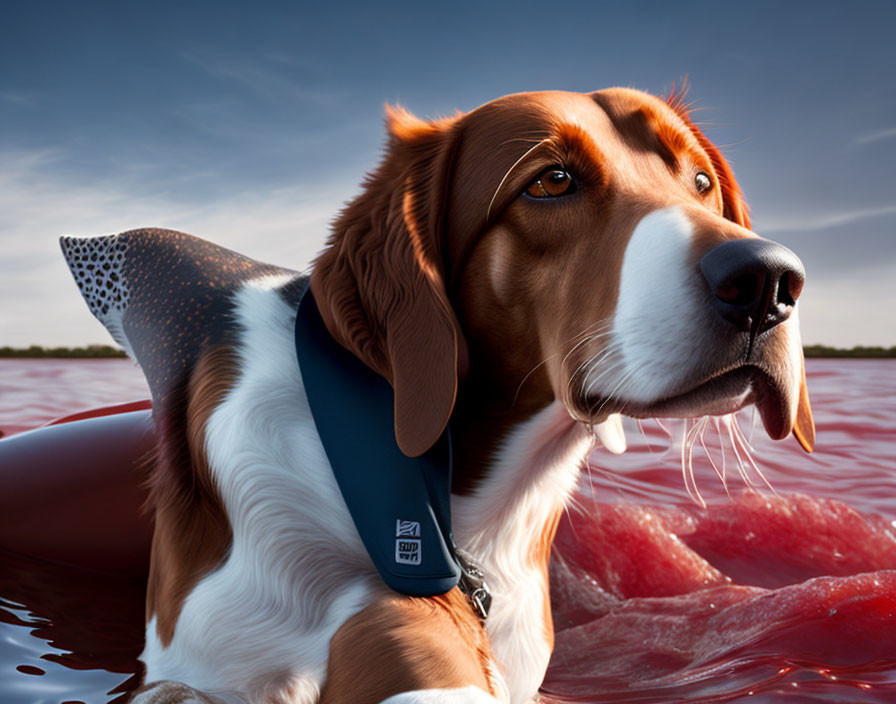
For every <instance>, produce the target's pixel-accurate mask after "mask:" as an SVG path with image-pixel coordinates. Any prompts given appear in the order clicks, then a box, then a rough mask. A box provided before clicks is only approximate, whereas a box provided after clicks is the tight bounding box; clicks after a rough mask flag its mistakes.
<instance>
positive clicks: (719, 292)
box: [713, 274, 762, 306]
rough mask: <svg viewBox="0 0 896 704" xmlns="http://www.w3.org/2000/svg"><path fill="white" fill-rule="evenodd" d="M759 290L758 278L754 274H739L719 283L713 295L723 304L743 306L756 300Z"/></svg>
mask: <svg viewBox="0 0 896 704" xmlns="http://www.w3.org/2000/svg"><path fill="white" fill-rule="evenodd" d="M761 288H762V287H761V286H760V283H759V277H757V276H756V275H755V274H741V275H740V276H734V277H732V278H731V279H727V280H725V281H723V282H722V283H720V284H719V285H718V286H716V289H715V291H713V293H715V294H716V298H719V299H721V300H722V301H724V302H725V303H730V304H732V305H737V306H744V305H749V304H750V303H751V302H752V301H754V300H756V296H757V295H758V292H759V291H761Z"/></svg>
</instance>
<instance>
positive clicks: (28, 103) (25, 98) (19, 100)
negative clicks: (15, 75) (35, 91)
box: [0, 90, 34, 108]
mask: <svg viewBox="0 0 896 704" xmlns="http://www.w3.org/2000/svg"><path fill="white" fill-rule="evenodd" d="M0 101H3V102H4V103H9V104H10V105H15V106H17V107H20V108H33V107H34V98H33V97H31V96H30V95H25V94H24V93H14V92H12V91H8V90H3V91H0Z"/></svg>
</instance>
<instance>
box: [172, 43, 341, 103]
mask: <svg viewBox="0 0 896 704" xmlns="http://www.w3.org/2000/svg"><path fill="white" fill-rule="evenodd" d="M182 55H183V57H184V59H186V60H187V61H188V62H190V63H192V64H193V65H195V66H197V67H198V68H200V69H202V70H203V71H205V72H206V73H207V74H209V75H210V76H212V77H213V78H216V79H218V80H221V81H231V82H235V83H237V84H238V85H239V86H240V87H241V88H242V89H243V90H247V91H249V92H251V93H252V94H255V95H258V96H260V97H262V98H264V99H265V100H268V101H270V102H274V103H282V101H283V100H284V99H286V98H292V99H293V100H298V101H301V102H304V103H308V104H312V105H321V106H324V105H330V104H331V103H332V102H333V101H334V100H335V98H336V94H335V93H334V92H333V91H332V90H329V89H325V88H323V87H321V88H316V89H315V88H311V87H309V86H310V85H313V84H318V85H320V84H321V82H322V81H320V80H314V79H318V78H319V77H318V76H316V75H315V73H314V72H313V70H312V69H311V67H307V66H300V65H296V64H295V63H293V62H290V63H286V62H284V61H283V60H282V58H279V57H277V56H276V55H275V56H269V55H267V54H265V55H262V56H261V57H260V58H259V57H245V56H242V57H233V56H227V57H224V56H215V55H210V54H201V53H198V52H183V54H182ZM295 70H301V71H302V76H301V78H302V80H301V81H299V80H296V79H294V78H293V77H292V76H290V75H288V73H289V72H292V71H295Z"/></svg>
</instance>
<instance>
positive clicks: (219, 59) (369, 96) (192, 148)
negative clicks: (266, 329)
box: [0, 0, 896, 346]
mask: <svg viewBox="0 0 896 704" xmlns="http://www.w3.org/2000/svg"><path fill="white" fill-rule="evenodd" d="M894 22H896V3H893V2H862V1H861V0H859V1H856V2H849V3H847V2H831V3H828V2H817V1H816V2H805V3H802V2H791V3H787V2H782V1H781V0H776V1H775V2H751V3H734V2H731V3H725V2H722V3H706V2H639V1H633V2H628V3H617V2H612V3H610V2H581V3H576V2H566V3H556V2H544V1H543V0H542V1H540V2H537V3H528V2H524V1H522V0H517V1H514V2H508V3H498V2H492V3H489V2H474V3H469V4H468V3H464V2H451V3H444V4H443V5H442V6H440V7H438V8H437V6H436V5H435V3H425V2H408V3H391V4H387V3H373V2H369V1H365V2H359V3H356V4H352V3H346V4H340V3H335V2H328V3H323V2H316V3H310V2H307V3H298V2H288V3H287V2H283V3H275V2H269V3H266V4H263V5H262V3H230V2H223V1H219V2H214V3H207V4H202V3H198V2H192V3H185V2H163V1H160V0H155V1H154V2H151V3H140V4H137V3H122V2H118V1H117V0H116V1H115V2H108V3H100V2H78V3H72V2H57V3H53V2H41V1H29V2H19V1H17V0H13V1H10V0H7V1H6V2H4V3H3V5H2V22H0V246H2V249H0V297H2V301H3V302H2V305H0V346H2V345H16V346H18V345H27V344H31V343H37V344H45V345H64V344H87V343H94V342H107V341H108V338H107V337H106V334H105V332H104V330H103V329H102V327H101V326H100V324H99V323H98V322H96V321H95V320H94V319H93V318H92V317H91V316H90V315H89V313H87V309H86V307H85V305H84V304H83V302H82V301H81V299H80V296H79V295H78V293H77V291H76V288H75V286H74V283H73V282H72V281H71V278H70V277H69V275H68V273H67V270H66V268H65V266H64V264H63V262H62V258H61V256H60V254H59V250H58V246H57V243H56V240H57V238H58V236H59V235H61V234H75V235H95V234H107V233H113V232H119V231H122V230H126V229H132V228H135V227H144V226H160V227H169V228H174V229H180V230H184V231H187V232H190V233H192V234H196V235H200V236H203V237H206V238H208V239H212V240H215V241H216V242H219V243H221V244H223V245H225V246H228V247H231V248H233V249H236V250H238V251H241V252H243V253H245V254H248V255H250V256H253V257H256V258H259V259H263V260H266V261H270V262H273V263H276V264H281V265H284V266H292V267H301V266H303V265H304V264H305V263H306V262H307V261H308V260H309V259H310V258H311V256H312V255H313V254H314V253H315V252H316V251H317V249H318V248H319V247H320V245H321V243H322V242H323V239H324V237H325V235H326V229H327V223H328V220H329V219H330V217H331V216H332V215H333V214H334V213H335V212H336V210H337V209H338V208H339V207H340V205H341V204H342V203H343V202H344V201H346V200H348V199H349V198H351V197H352V196H353V195H354V194H355V193H356V192H357V189H358V183H359V182H360V180H361V177H362V175H363V173H364V171H365V170H367V169H369V168H371V167H372V166H373V165H374V163H375V162H376V160H377V158H378V155H379V152H380V148H381V144H382V115H383V105H384V103H385V102H387V101H388V102H398V103H401V104H402V105H404V106H406V107H408V108H410V109H411V110H413V111H414V112H416V113H418V114H420V115H423V116H429V117H436V116H439V115H446V114H451V113H453V112H454V111H455V109H461V110H468V109H471V108H474V107H476V106H477V105H479V104H481V103H483V102H485V101H487V100H490V99H492V98H495V97H498V96H500V95H502V94H505V93H511V92H516V91H523V90H540V89H553V88H557V89H565V90H576V91H590V90H595V89H598V88H603V87H607V86H611V85H623V86H632V87H637V88H641V89H644V90H648V91H651V92H654V93H661V94H662V93H665V92H667V91H668V89H669V88H670V87H671V86H672V84H673V82H680V81H681V79H682V77H684V76H688V77H689V79H690V84H691V92H690V97H691V99H693V100H694V101H696V104H697V106H698V107H699V108H700V111H699V112H698V113H696V115H697V119H698V121H700V122H701V123H703V125H704V128H705V129H706V131H707V133H708V134H709V135H710V137H711V138H712V139H713V140H714V141H715V142H716V143H717V144H720V145H722V146H723V151H724V152H725V154H726V155H727V156H728V157H729V159H730V160H731V162H732V163H733V166H734V169H735V172H736V174H737V176H738V178H739V180H740V182H741V185H742V186H743V188H744V190H745V192H746V194H747V197H748V200H749V202H750V204H751V206H752V210H753V215H754V224H755V228H756V231H757V232H759V233H760V234H762V235H763V236H766V237H770V238H773V239H776V240H778V241H780V242H783V243H784V244H786V245H788V246H790V247H791V248H793V249H794V250H795V251H796V252H797V253H798V254H799V255H800V256H801V257H802V258H803V261H804V262H805V264H806V267H807V270H808V274H809V282H808V284H807V287H806V292H805V294H804V297H803V300H802V312H801V315H802V320H803V337H804V340H805V341H806V342H807V343H826V344H834V345H841V346H850V345H854V344H880V345H887V346H889V345H896V42H894V41H893V38H892V34H893V25H894Z"/></svg>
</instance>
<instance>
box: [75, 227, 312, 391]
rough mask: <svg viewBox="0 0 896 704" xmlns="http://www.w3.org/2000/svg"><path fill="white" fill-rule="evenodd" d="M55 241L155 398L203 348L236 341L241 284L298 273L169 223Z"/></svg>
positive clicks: (175, 383)
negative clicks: (237, 297)
mask: <svg viewBox="0 0 896 704" xmlns="http://www.w3.org/2000/svg"><path fill="white" fill-rule="evenodd" d="M61 245H62V251H63V254H64V255H65V259H66V261H67V262H68V265H69V268H70V269H71V271H72V274H73V275H74V277H75V281H76V283H77V284H78V288H80V289H81V294H82V295H83V296H84V300H85V301H87V305H88V307H89V308H90V312H91V313H93V314H94V315H95V316H96V317H97V318H98V319H99V320H100V322H101V323H102V324H103V325H104V326H105V327H106V329H107V330H108V331H109V332H110V333H111V334H112V337H113V338H114V339H115V341H116V342H117V343H118V344H120V345H121V346H122V347H123V348H124V349H125V350H127V352H128V354H130V355H131V357H133V358H134V359H135V360H136V361H137V363H138V364H139V365H140V367H141V368H142V369H143V373H144V374H145V375H146V380H147V382H148V383H149V388H150V391H151V392H152V396H153V403H154V405H155V404H157V403H159V402H160V401H162V400H163V399H165V398H166V397H167V395H168V393H169V392H171V391H172V390H176V389H183V388H184V384H186V383H187V382H188V380H189V376H190V372H191V370H192V368H193V366H194V365H195V364H196V362H197V361H198V359H199V358H200V357H201V356H202V354H203V353H205V352H206V351H207V350H209V349H210V348H212V347H218V346H221V345H230V346H232V345H233V344H235V342H236V339H237V337H238V334H239V330H238V326H237V323H236V319H235V316H234V311H233V295H234V293H235V292H236V291H237V290H238V289H239V288H241V287H242V286H243V285H245V284H246V282H248V281H251V280H254V279H259V278H262V277H267V276H272V275H274V276H283V275H286V277H285V279H284V281H295V280H297V279H298V278H299V275H298V274H297V273H296V272H294V271H290V270H288V269H282V268H280V267H276V266H272V265H270V264H263V263H261V262H258V261H255V260H254V259H250V258H248V257H244V256H243V255H241V254H238V253H236V252H233V251H231V250H229V249H225V248H224V247H220V246H218V245H216V244H213V243H211V242H208V241H206V240H203V239H200V238H198V237H193V236H192V235H187V234H184V233H183V232H175V231H173V230H157V229H147V230H131V231H129V232H124V233H121V234H119V235H107V236H103V237H92V238H83V239H82V238H76V237H63V238H61ZM287 288H289V287H287ZM283 293H284V292H281V295H283Z"/></svg>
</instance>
